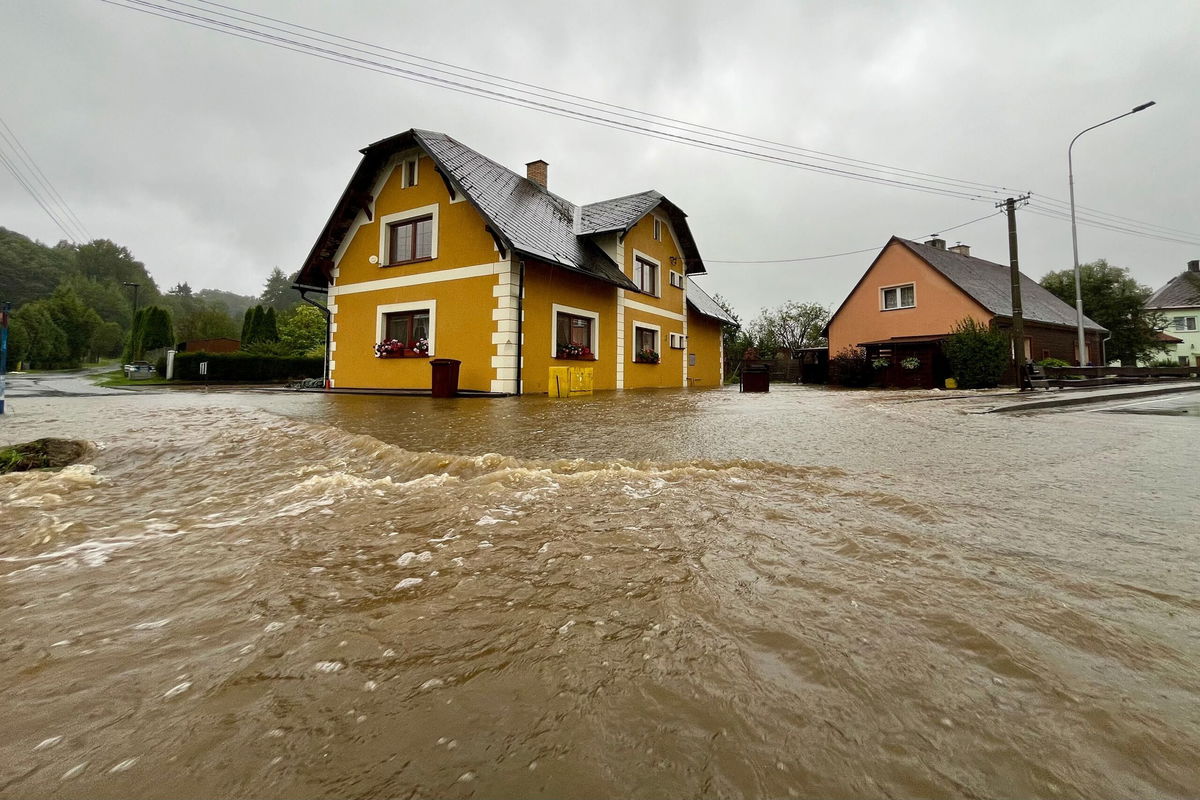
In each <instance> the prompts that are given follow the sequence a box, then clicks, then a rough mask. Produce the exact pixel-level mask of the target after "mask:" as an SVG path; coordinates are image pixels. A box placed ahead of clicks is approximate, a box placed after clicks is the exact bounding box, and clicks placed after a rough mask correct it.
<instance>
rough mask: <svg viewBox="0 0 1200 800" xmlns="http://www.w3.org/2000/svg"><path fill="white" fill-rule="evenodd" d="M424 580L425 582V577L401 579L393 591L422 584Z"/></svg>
mask: <svg viewBox="0 0 1200 800" xmlns="http://www.w3.org/2000/svg"><path fill="white" fill-rule="evenodd" d="M424 582H425V579H424V578H405V579H404V580H402V581H400V582H399V583H397V584H396V585H395V586H393V587H392V591H398V590H401V589H411V588H413V587H414V586H420V585H421V584H422V583H424Z"/></svg>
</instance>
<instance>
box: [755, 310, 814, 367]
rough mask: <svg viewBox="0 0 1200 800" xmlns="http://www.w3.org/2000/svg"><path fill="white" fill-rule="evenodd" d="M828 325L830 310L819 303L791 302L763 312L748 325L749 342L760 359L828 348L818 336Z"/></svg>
mask: <svg viewBox="0 0 1200 800" xmlns="http://www.w3.org/2000/svg"><path fill="white" fill-rule="evenodd" d="M828 323H829V309H827V308H826V307H825V306H823V305H821V304H820V303H799V302H796V301H794V300H791V301H788V302H786V303H784V304H783V305H780V306H777V307H776V308H773V309H765V308H764V309H763V310H762V313H761V314H759V315H758V317H757V318H756V319H755V320H754V321H753V322H752V323H750V338H751V339H753V340H754V344H755V346H756V347H757V348H758V350H759V352H760V353H761V354H762V355H763V356H770V355H772V354H774V353H775V352H776V351H778V350H785V351H788V354H789V355H790V354H791V352H792V351H795V350H799V349H801V348H804V347H820V346H821V345H824V344H827V340H826V339H825V337H824V336H823V335H822V334H821V331H822V330H824V328H825V326H826V325H827V324H828Z"/></svg>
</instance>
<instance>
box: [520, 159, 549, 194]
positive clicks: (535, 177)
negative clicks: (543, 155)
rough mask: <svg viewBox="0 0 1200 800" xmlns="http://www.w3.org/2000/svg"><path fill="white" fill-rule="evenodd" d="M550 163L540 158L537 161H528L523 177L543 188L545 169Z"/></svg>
mask: <svg viewBox="0 0 1200 800" xmlns="http://www.w3.org/2000/svg"><path fill="white" fill-rule="evenodd" d="M549 168H550V165H549V164H547V163H546V162H545V161H542V160H541V159H540V158H539V159H538V160H537V161H530V162H529V163H528V164H526V165H525V177H526V178H529V180H531V181H533V182H534V183H536V184H537V185H538V186H540V187H542V188H543V189H545V188H546V171H547V170H548V169H549Z"/></svg>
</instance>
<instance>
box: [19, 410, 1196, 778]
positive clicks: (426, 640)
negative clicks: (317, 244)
mask: <svg viewBox="0 0 1200 800" xmlns="http://www.w3.org/2000/svg"><path fill="white" fill-rule="evenodd" d="M926 396H927V395H924V394H905V395H884V394H871V393H866V394H864V393H835V392H825V391H820V390H810V389H803V388H791V387H777V388H776V389H775V390H774V391H773V392H772V393H771V394H770V395H765V396H751V395H739V394H738V393H737V392H736V391H724V390H722V391H712V392H691V393H689V392H671V391H658V392H631V393H626V394H624V395H620V394H607V395H598V396H596V397H594V398H590V399H582V398H580V399H573V400H570V401H550V400H547V399H544V398H522V399H515V398H514V399H505V400H450V401H434V400H430V399H426V398H370V397H321V396H310V395H296V394H258V395H255V394H216V393H214V394H211V395H144V396H132V397H127V396H122V397H111V398H110V397H98V398H87V399H78V400H69V399H46V400H37V399H28V400H23V401H21V402H20V403H18V404H16V407H15V408H10V410H11V411H12V412H13V413H12V414H10V415H6V416H5V417H4V418H3V422H2V423H0V425H2V426H3V427H0V441H4V442H16V441H24V440H28V439H32V438H36V437H37V436H45V435H56V436H68V437H78V438H86V439H89V440H90V441H92V442H94V443H95V449H94V451H93V452H92V453H91V454H90V455H89V457H88V458H87V459H85V462H86V463H85V464H83V465H78V466H75V467H72V468H69V469H67V470H64V471H63V472H59V473H37V474H23V475H10V476H5V477H0V509H2V510H0V598H2V601H0V669H2V670H3V675H4V679H3V682H2V684H0V715H2V718H3V720H4V723H3V728H4V735H3V736H0V796H4V797H80V798H82V797H98V798H104V797H113V798H117V797H363V798H376V797H380V798H382V797H512V798H516V797H578V798H594V797H637V798H659V797H700V796H703V797H788V796H796V797H918V796H919V797H1046V798H1061V797H1151V796H1153V797H1188V796H1193V797H1194V796H1195V795H1196V793H1197V787H1200V758H1197V753H1198V752H1200V667H1198V665H1200V625H1198V620H1200V591H1198V590H1200V579H1198V574H1200V567H1198V566H1197V565H1198V564H1200V533H1198V530H1200V525H1197V523H1196V519H1197V512H1198V511H1200V501H1198V500H1197V492H1196V482H1195V477H1194V472H1193V467H1194V456H1195V453H1196V449H1197V448H1196V446H1197V444H1198V443H1200V425H1197V424H1196V421H1195V420H1193V419H1189V418H1186V417H1177V416H1148V415H1141V416H1139V415H1118V414H1107V413H1099V412H1096V411H1090V410H1082V411H1079V410H1076V411H1071V412H1070V413H1052V414H1024V415H987V416H981V415H977V414H973V413H968V412H971V411H973V410H976V409H977V407H978V406H979V403H978V402H976V401H970V400H968V401H928V402H926V401H923V398H924V397H926Z"/></svg>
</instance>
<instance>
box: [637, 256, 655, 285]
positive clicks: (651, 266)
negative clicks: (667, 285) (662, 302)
mask: <svg viewBox="0 0 1200 800" xmlns="http://www.w3.org/2000/svg"><path fill="white" fill-rule="evenodd" d="M633 282H634V283H635V284H636V285H637V287H638V288H639V289H641V290H642V291H643V292H645V293H646V294H652V295H657V294H658V264H655V263H654V262H653V261H650V260H648V259H645V258H642V257H641V256H635V257H634V259H633Z"/></svg>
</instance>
